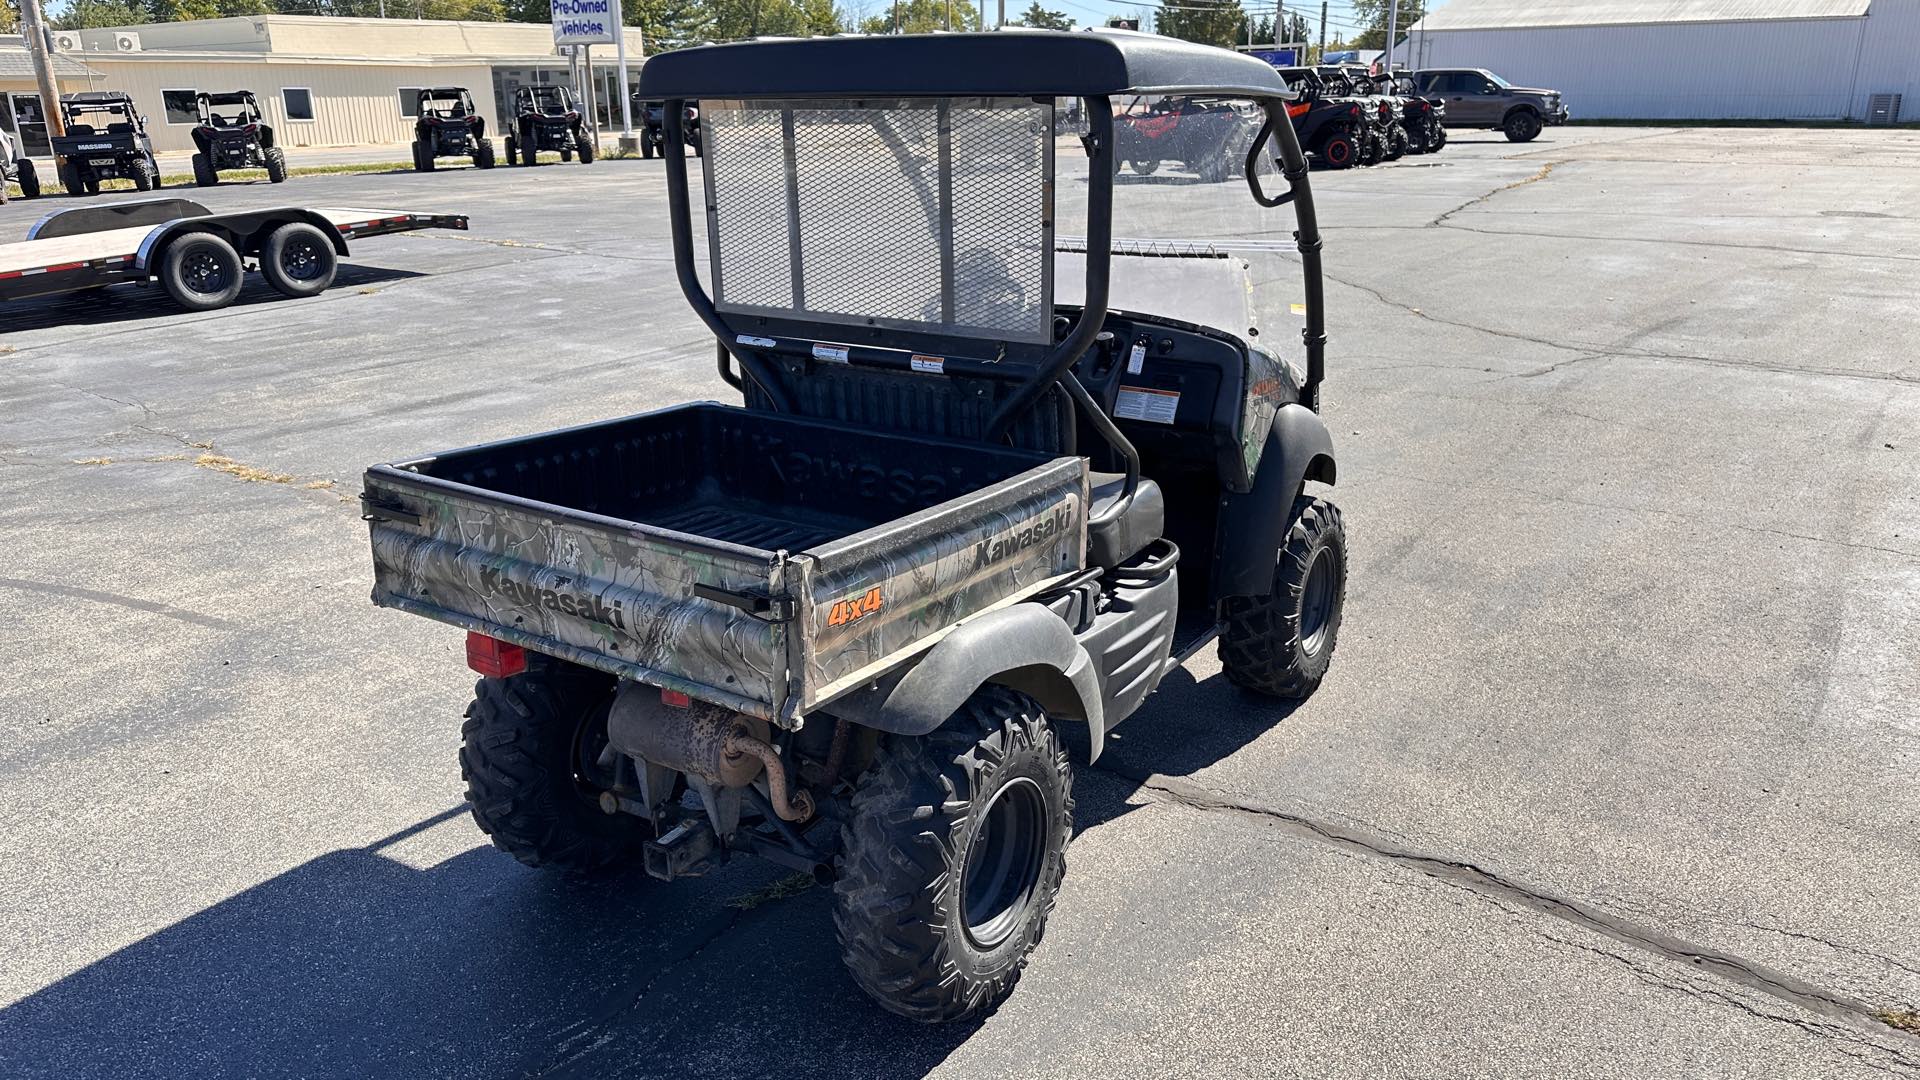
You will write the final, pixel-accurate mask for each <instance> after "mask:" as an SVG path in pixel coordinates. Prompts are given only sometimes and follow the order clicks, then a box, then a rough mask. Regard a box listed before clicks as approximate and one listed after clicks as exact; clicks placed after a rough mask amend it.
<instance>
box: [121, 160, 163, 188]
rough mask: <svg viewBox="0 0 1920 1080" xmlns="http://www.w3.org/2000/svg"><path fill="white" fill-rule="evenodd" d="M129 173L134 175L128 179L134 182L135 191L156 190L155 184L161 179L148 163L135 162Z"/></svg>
mask: <svg viewBox="0 0 1920 1080" xmlns="http://www.w3.org/2000/svg"><path fill="white" fill-rule="evenodd" d="M129 171H130V172H131V174H132V175H130V176H128V177H127V179H129V180H132V181H133V190H135V191H152V190H153V188H154V183H153V182H154V181H155V180H158V179H159V178H160V177H159V176H158V175H157V174H156V173H154V172H153V166H152V164H151V163H149V162H147V161H136V162H134V163H133V168H132V169H131V170H129Z"/></svg>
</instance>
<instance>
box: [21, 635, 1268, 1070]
mask: <svg viewBox="0 0 1920 1080" xmlns="http://www.w3.org/2000/svg"><path fill="white" fill-rule="evenodd" d="M1229 698H1231V700H1228V699H1229ZM1288 711H1289V710H1286V709H1274V708H1267V707H1265V706H1264V705H1261V704H1259V703H1256V702H1254V701H1252V699H1249V698H1244V697H1242V696H1241V695H1240V694H1239V693H1238V691H1235V690H1233V689H1232V688H1230V687H1227V686H1225V679H1223V678H1214V679H1209V680H1207V681H1206V682H1204V683H1199V684H1196V683H1195V682H1194V681H1193V679H1192V678H1191V676H1189V675H1187V673H1186V672H1184V671H1176V672H1175V673H1174V674H1173V676H1171V677H1170V679H1169V683H1168V685H1167V686H1166V687H1165V689H1164V690H1163V691H1162V693H1161V694H1160V695H1156V697H1155V699H1153V704H1150V705H1149V707H1148V709H1147V711H1146V713H1145V714H1143V715H1141V716H1139V717H1136V718H1135V719H1133V720H1131V721H1129V722H1128V724H1127V725H1126V726H1125V727H1124V728H1122V729H1121V732H1120V733H1119V734H1117V735H1116V736H1115V738H1114V739H1113V741H1112V742H1111V743H1110V744H1109V746H1108V748H1107V751H1106V754H1105V755H1104V756H1103V757H1102V760H1101V762H1100V764H1099V765H1098V766H1096V767H1094V768H1090V769H1089V768H1082V769H1080V770H1078V773H1079V775H1078V779H1077V781H1076V801H1077V815H1076V816H1077V824H1078V831H1079V832H1081V833H1085V832H1088V831H1090V830H1094V829H1098V828H1100V827H1102V826H1103V825H1105V824H1107V823H1109V822H1112V821H1115V820H1117V819H1119V818H1120V817H1122V816H1123V815H1125V814H1126V813H1128V812H1129V811H1130V809H1132V808H1133V807H1132V806H1131V805H1130V801H1129V800H1130V799H1131V797H1132V796H1133V794H1134V793H1135V791H1136V790H1137V786H1138V785H1137V784H1136V783H1135V782H1134V781H1132V780H1129V779H1127V778H1126V777H1127V776H1129V775H1139V776H1146V775H1148V774H1149V773H1152V772H1158V773H1168V774H1186V773H1190V772H1193V771H1196V770H1198V769H1201V768H1204V767H1206V766H1207V765H1209V764H1211V763H1213V762H1214V761H1217V760H1219V759H1220V758H1221V757H1223V756H1225V755H1227V754H1231V753H1233V752H1234V751H1236V750H1237V749H1239V748H1240V747H1242V746H1244V745H1245V744H1246V743H1247V742H1249V741H1250V740H1251V739H1253V738H1255V737H1257V736H1258V735H1259V734H1260V733H1262V732H1264V731H1266V730H1268V729H1269V728H1270V727H1271V726H1272V724H1273V723H1275V722H1276V721H1277V720H1279V719H1281V718H1283V717H1284V716H1285V715H1286V713H1287V712H1288ZM1082 749H1084V746H1083V747H1082ZM1136 770H1137V772H1136ZM442 828H444V829H447V830H466V829H470V828H471V825H470V823H469V822H468V821H467V820H466V818H465V812H464V809H463V808H459V807H456V808H452V809H449V810H447V811H445V812H443V813H440V814H437V815H434V816H432V817H429V818H427V819H425V820H423V821H421V822H419V823H418V824H416V825H414V826H411V827H409V828H408V829H404V830H402V831H400V832H398V833H395V834H394V835H392V836H389V837H385V838H383V839H381V840H378V841H375V842H374V843H371V844H368V845H366V846H364V847H355V848H346V849H342V850H338V851H333V852H330V853H328V854H326V855H323V856H320V857H319V858H316V859H313V860H311V861H309V862H306V863H303V864H301V865H299V866H296V867H294V868H293V869H290V870H288V871H286V872H284V873H281V874H279V875H277V876H275V877H273V878H271V879H269V880H267V881H264V882H262V883H260V884H258V885H256V886H254V887H252V888H250V889H247V890H246V891H244V892H241V893H239V894H238V895H235V896H233V897H231V898H229V899H227V900H224V901H222V902H220V903H218V904H215V905H213V906H212V907H209V908H206V909H205V910H203V911H200V912H198V913H196V914H194V915H192V916H190V917H188V918H186V919H184V920H182V921H180V922H178V923H175V924H174V925H172V926H169V927H167V928H165V929H164V930H161V931H159V932H157V933H155V934H153V935H151V936H149V937H147V938H144V939H142V940H140V941H137V942H135V943H133V944H131V945H128V946H126V947H124V948H122V949H120V950H118V951H117V952H114V953H112V954H111V955H108V956H106V957H104V958H102V959H100V960H98V961H95V962H94V963H92V964H90V965H88V966H86V967H85V968H82V969H81V970H79V971H76V972H74V973H73V974H71V975H68V976H67V977H65V978H63V979H61V980H59V981H58V982H56V983H54V984H52V985H50V986H48V987H46V988H44V989H42V990H40V991H38V992H36V993H33V994H31V995H29V996H27V997H25V998H23V999H22V1000H20V1001H18V1002H16V1003H15V1004H13V1005H11V1006H9V1007H7V1008H5V1009H3V1010H0V1075H4V1076H6V1077H9V1078H10V1080H41V1078H48V1080H51V1078H55V1077H58V1078H61V1080H88V1078H95V1077H98V1078H102V1080H105V1078H113V1080H145V1078H154V1080H159V1078H163V1077H164V1078H169V1080H172V1078H177V1077H187V1076H191V1077H195V1078H196V1080H223V1078H234V1080H240V1078H270V1077H300V1078H308V1077H326V1078H332V1077H341V1078H354V1080H374V1078H386V1077H395V1078H403V1077H404V1078H408V1080H413V1078H431V1077H449V1078H452V1077H520V1076H536V1075H537V1076H544V1077H588V1076H592V1077H615V1076H618V1077H655V1076H672V1077H676V1078H680V1077H716V1078H723V1077H724V1078H729V1080H732V1078H740V1077H748V1076H772V1075H778V1076H781V1077H809V1076H821V1077H847V1076H876V1077H918V1076H922V1075H925V1074H926V1073H927V1072H929V1071H930V1070H932V1069H933V1068H934V1067H935V1066H937V1065H939V1064H940V1063H941V1062H942V1061H944V1060H946V1059H947V1058H948V1056H949V1055H951V1054H952V1053H953V1052H954V1051H955V1050H956V1049H958V1048H959V1047H961V1046H962V1045H964V1044H965V1043H966V1042H967V1040H968V1039H970V1038H971V1037H972V1036H973V1035H974V1034H975V1033H976V1032H978V1031H979V1030H980V1028H981V1022H977V1021H976V1022H972V1023H963V1024H952V1025H946V1026H942V1027H926V1026H922V1025H919V1024H915V1023H912V1022H910V1021H906V1020H903V1019H901V1018H899V1017H895V1016H893V1015H891V1014H889V1013H887V1012H885V1011H883V1010H881V1009H880V1008H879V1007H878V1006H876V1005H874V1004H873V1003H872V1002H871V1001H869V1000H868V999H867V998H866V997H865V996H864V995H863V994H862V993H861V992H860V990H859V989H858V988H857V987H856V986H855V985H854V984H853V982H852V980H851V979H850V978H849V977H848V976H847V975H846V973H845V971H844V969H843V968H842V967H841V964H840V960H839V949H838V945H837V943H836V941H835V938H834V932H833V921H832V904H831V900H832V895H831V890H829V889H826V888H820V887H817V886H812V885H811V882H810V879H808V878H805V877H799V878H795V877H793V876H790V875H788V874H787V873H786V872H785V871H783V870H780V869H777V868H773V867H770V866H768V865H767V864H763V863H759V862H755V861H752V860H739V861H737V862H735V863H733V864H730V865H729V866H727V867H725V868H723V869H722V870H721V871H720V872H718V873H716V874H714V875H712V876H710V877H706V878H701V879H697V880H694V881H689V882H682V883H676V884H674V885H673V886H671V887H665V886H661V885H658V884H656V883H653V882H651V881H649V880H647V879H646V878H645V877H644V875H643V874H641V873H640V872H639V871H638V869H637V868H636V869H635V870H634V871H632V872H629V873H627V874H624V875H623V876H620V877H616V878H614V879H612V880H608V881H597V882H592V883H581V882H573V881H568V880H566V879H561V878H556V877H551V876H548V875H545V874H541V873H536V872H533V871H529V870H525V869H524V868H522V867H520V866H519V865H518V864H516V863H514V862H513V861H512V860H511V859H509V858H507V857H506V856H505V855H502V854H500V853H499V852H496V851H494V850H492V849H491V848H490V847H487V846H485V845H484V844H483V843H482V842H481V838H480V837H479V834H478V833H477V832H475V833H472V837H471V838H472V846H468V847H465V848H464V850H460V851H459V853H458V854H456V855H453V856H451V857H449V858H445V859H443V860H442V861H440V862H438V863H435V864H432V865H428V866H425V867H424V868H423V867H417V866H415V865H412V864H411V863H410V862H409V861H408V860H407V855H408V853H409V851H410V850H414V849H412V848H410V847H409V841H410V840H413V839H414V838H415V837H418V836H419V835H420V834H423V833H426V832H427V831H428V830H435V832H434V834H433V835H434V836H435V837H440V838H443V839H444V838H448V837H452V838H453V847H455V848H458V847H460V846H462V845H464V844H466V843H467V840H466V839H465V836H464V834H456V833H448V832H440V831H438V830H440V829H442ZM432 850H441V851H444V850H448V848H446V847H445V846H444V845H437V846H434V847H433V848H432Z"/></svg>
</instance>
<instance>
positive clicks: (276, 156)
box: [193, 90, 287, 187]
mask: <svg viewBox="0 0 1920 1080" xmlns="http://www.w3.org/2000/svg"><path fill="white" fill-rule="evenodd" d="M194 102H195V104H196V105H198V106H199V109H200V124H199V126H197V127H195V128H194V129H193V147H194V153H193V182H194V183H195V184H198V185H199V186H201V187H212V186H213V185H215V184H218V183H219V182H220V173H221V172H222V171H223V170H227V169H265V170H266V171H267V179H268V180H270V181H272V182H274V183H276V184H278V183H281V182H283V181H285V180H286V178H287V154H286V151H284V150H282V149H280V148H279V147H277V146H275V145H273V127H272V126H271V125H270V124H268V123H267V121H266V118H265V117H264V116H262V115H261V113H260V103H259V102H258V101H256V100H254V97H253V91H251V90H235V91H232V92H231V93H226V94H208V93H204V92H203V93H199V94H195V95H194Z"/></svg>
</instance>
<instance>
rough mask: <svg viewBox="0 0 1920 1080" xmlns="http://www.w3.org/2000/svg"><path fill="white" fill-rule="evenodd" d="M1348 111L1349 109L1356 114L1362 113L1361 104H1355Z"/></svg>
mask: <svg viewBox="0 0 1920 1080" xmlns="http://www.w3.org/2000/svg"><path fill="white" fill-rule="evenodd" d="M1348 111H1349V112H1351V113H1352V114H1353V115H1354V116H1359V115H1360V106H1358V105H1355V106H1354V107H1353V108H1352V109H1350V110H1348Z"/></svg>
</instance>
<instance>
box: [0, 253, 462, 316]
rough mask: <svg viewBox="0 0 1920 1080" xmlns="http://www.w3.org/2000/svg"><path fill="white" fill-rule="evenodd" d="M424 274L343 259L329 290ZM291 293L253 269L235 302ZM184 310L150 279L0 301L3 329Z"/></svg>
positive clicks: (273, 299)
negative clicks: (280, 290) (144, 282)
mask: <svg viewBox="0 0 1920 1080" xmlns="http://www.w3.org/2000/svg"><path fill="white" fill-rule="evenodd" d="M425 276H426V275H425V274H423V273H421V272H419V271H417V270H396V269H392V268H390V267H384V266H367V265H365V264H362V263H345V262H343V263H341V264H340V268H339V270H338V271H337V272H336V273H335V274H334V277H333V285H332V286H331V287H330V288H329V290H328V291H330V292H338V291H339V290H341V289H353V288H367V287H369V286H373V285H383V284H387V283H389V282H394V281H404V280H406V279H408V278H417V277H425ZM292 299H295V298H294V297H286V296H282V295H280V294H279V293H278V292H275V291H274V289H273V286H271V285H268V284H267V283H266V281H265V280H264V279H262V278H260V277H259V276H258V275H250V276H249V277H248V279H247V284H246V286H245V287H244V288H242V289H241V290H240V296H239V297H238V298H237V299H235V300H234V302H233V305H232V306H233V307H236V308H241V307H249V306H252V305H254V304H271V303H277V302H279V301H283V300H292ZM179 313H181V309H180V307H179V305H177V304H175V303H174V302H173V298H172V297H169V296H168V295H167V291H166V290H165V289H163V288H161V287H160V286H158V285H154V284H149V285H147V286H146V287H144V288H143V287H141V286H139V285H133V284H121V285H110V286H107V287H105V288H103V289H101V290H100V291H98V292H78V293H61V294H59V295H57V296H42V297H36V298H34V299H30V300H14V301H9V302H8V303H7V304H6V305H5V306H0V329H4V330H46V329H51V328H53V327H58V326H72V325H76V324H85V325H87V326H101V325H105V324H110V323H117V322H128V321H131V320H135V319H152V318H158V317H160V316H163V315H168V314H179Z"/></svg>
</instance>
